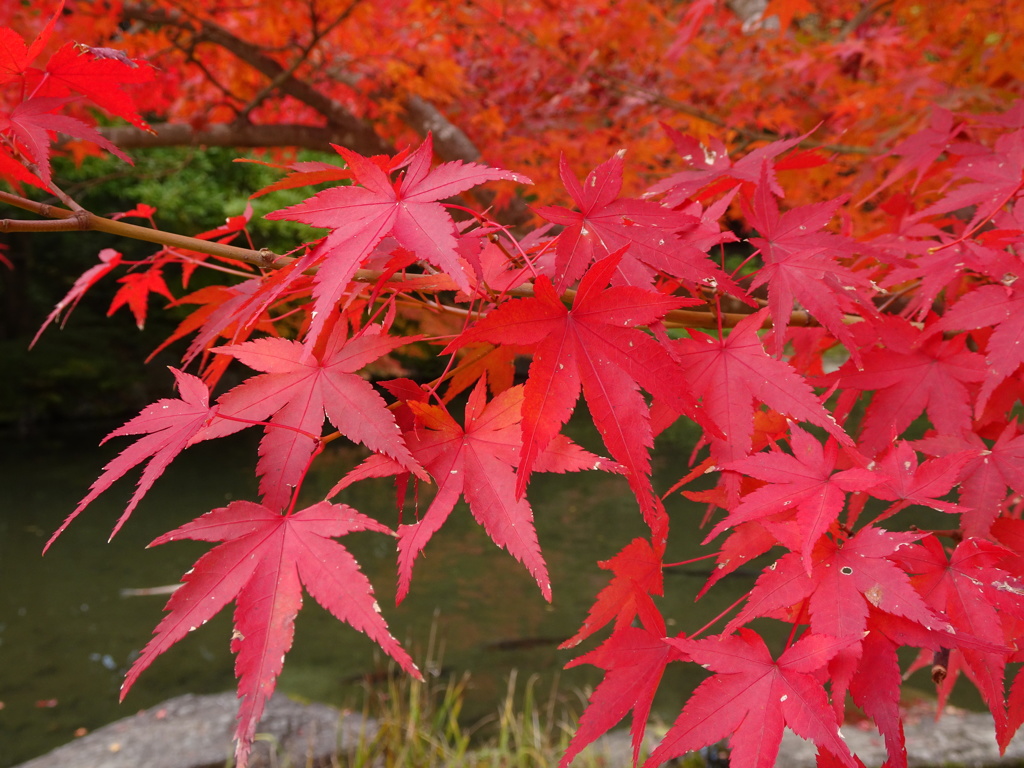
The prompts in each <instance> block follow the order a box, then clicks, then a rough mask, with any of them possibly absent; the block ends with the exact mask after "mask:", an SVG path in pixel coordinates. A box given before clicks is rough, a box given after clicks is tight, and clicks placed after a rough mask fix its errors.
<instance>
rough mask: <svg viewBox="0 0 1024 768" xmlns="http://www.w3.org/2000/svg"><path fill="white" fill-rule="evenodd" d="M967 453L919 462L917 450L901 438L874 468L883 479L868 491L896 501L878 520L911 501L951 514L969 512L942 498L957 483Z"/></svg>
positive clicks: (876, 496) (884, 498) (887, 499)
mask: <svg viewBox="0 0 1024 768" xmlns="http://www.w3.org/2000/svg"><path fill="white" fill-rule="evenodd" d="M968 458H969V456H968V454H966V453H954V454H950V455H948V456H944V457H942V458H937V459H928V460H927V461H925V462H924V464H920V465H919V464H918V461H917V453H916V452H915V451H914V448H913V447H912V446H911V444H910V443H908V442H907V441H906V440H900V441H898V442H897V443H896V444H895V445H893V447H892V449H891V450H889V451H887V452H886V453H885V454H884V455H883V456H882V458H881V459H879V460H878V461H876V462H875V463H874V469H875V471H877V472H878V473H879V474H880V475H881V478H882V479H881V482H880V483H879V484H878V485H876V486H874V487H873V488H871V489H869V490H868V493H869V494H870V495H871V496H874V497H875V498H876V499H883V500H885V501H891V502H894V503H893V504H892V505H891V506H890V507H889V508H888V509H886V510H885V512H883V513H882V514H881V515H880V516H879V517H877V518H876V520H879V519H881V518H882V517H889V516H891V515H893V514H895V513H896V512H897V511H899V510H900V509H903V508H904V507H906V506H909V505H911V504H920V505H922V506H925V507H931V508H932V509H937V510H939V511H940V512H946V513H947V514H955V513H959V512H967V511H968V510H966V509H965V508H964V507H961V506H959V505H957V504H952V503H950V502H948V501H942V499H941V498H940V497H941V496H945V495H946V494H947V493H949V492H950V490H952V488H953V486H954V485H956V484H957V481H958V478H959V474H960V469H961V467H963V465H964V464H965V463H966V462H967V460H968Z"/></svg>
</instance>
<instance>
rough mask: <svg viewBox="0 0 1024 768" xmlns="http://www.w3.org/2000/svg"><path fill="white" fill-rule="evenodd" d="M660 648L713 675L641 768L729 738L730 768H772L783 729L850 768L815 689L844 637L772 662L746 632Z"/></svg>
mask: <svg viewBox="0 0 1024 768" xmlns="http://www.w3.org/2000/svg"><path fill="white" fill-rule="evenodd" d="M665 642H666V643H669V644H671V645H674V646H675V647H676V648H678V649H679V650H680V651H682V652H683V653H684V654H686V655H687V656H689V658H690V659H691V660H692V661H694V662H696V663H698V664H700V665H702V666H704V667H705V668H706V669H710V670H712V671H714V672H716V673H717V674H715V675H713V676H712V677H710V678H708V679H707V680H705V681H704V682H702V683H701V684H700V685H699V686H698V687H697V690H695V691H694V692H693V695H692V696H691V697H690V699H689V700H688V701H687V702H686V706H685V707H683V711H682V712H681V713H680V715H679V717H678V718H676V721H675V723H674V724H673V725H672V727H671V728H670V729H669V732H668V733H667V734H666V735H665V738H664V739H663V740H662V742H661V744H659V745H658V748H657V749H655V750H654V753H653V754H652V755H651V757H650V758H649V759H648V760H647V762H646V763H644V768H656V766H659V765H661V764H662V763H664V762H665V761H666V760H670V759H672V758H673V757H677V756H679V755H682V754H684V753H686V752H689V751H691V750H696V749H700V748H701V747H704V746H707V745H709V744H714V743H715V742H716V741H719V740H720V739H723V738H725V737H726V736H730V737H731V739H730V742H731V746H732V752H731V753H730V755H729V764H730V765H731V766H733V768H772V766H774V765H775V758H776V757H777V756H778V753H779V744H780V743H781V741H782V732H783V730H784V729H785V728H786V726H788V727H789V728H790V729H791V730H792V731H794V732H795V733H796V734H797V735H798V736H800V737H802V738H804V739H809V740H811V741H813V742H814V743H815V744H816V745H817V746H818V748H819V749H825V750H828V751H829V752H831V753H832V754H833V755H834V756H835V757H836V758H838V759H839V760H840V761H841V762H842V763H843V765H846V766H848V768H855V766H856V762H855V761H854V758H853V756H852V755H851V754H850V749H849V747H847V746H846V742H845V741H843V739H842V738H841V736H840V734H839V723H838V722H837V720H836V716H835V713H834V712H833V711H832V708H831V707H830V706H829V703H828V697H827V695H826V693H825V689H824V687H823V686H822V682H821V681H822V679H823V675H822V672H823V671H824V668H825V666H826V665H827V664H828V662H829V661H830V660H831V659H832V657H833V656H835V655H836V654H837V653H838V652H839V651H841V650H843V649H844V648H846V647H847V646H849V645H850V644H851V642H853V639H852V638H845V639H844V638H839V639H837V638H834V637H829V636H828V635H816V634H811V635H807V636H805V637H803V638H801V639H800V640H799V641H797V642H796V643H794V644H793V645H791V646H790V647H789V648H787V649H786V650H785V651H783V652H782V655H781V656H779V658H778V660H775V659H773V658H772V656H771V654H770V653H769V652H768V647H767V646H766V645H765V644H764V640H762V639H761V638H760V636H759V635H757V634H756V633H755V632H753V631H752V630H749V629H746V628H744V629H741V630H740V631H739V634H738V635H728V636H718V637H709V638H707V639H706V640H690V639H681V638H668V639H666V640H665Z"/></svg>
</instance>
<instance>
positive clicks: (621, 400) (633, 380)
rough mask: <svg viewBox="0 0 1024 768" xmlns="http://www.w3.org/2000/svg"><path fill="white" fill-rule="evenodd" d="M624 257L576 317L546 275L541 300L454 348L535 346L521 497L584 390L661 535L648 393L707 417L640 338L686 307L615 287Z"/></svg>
mask: <svg viewBox="0 0 1024 768" xmlns="http://www.w3.org/2000/svg"><path fill="white" fill-rule="evenodd" d="M620 256H621V252H619V251H617V252H616V253H614V254H612V255H611V256H609V257H608V258H605V259H602V260H601V261H599V262H597V263H596V264H594V265H593V266H592V267H591V268H590V270H589V271H588V272H587V274H586V275H585V276H584V277H583V280H581V281H580V285H579V289H578V290H577V292H576V296H575V298H574V300H573V305H572V308H571V309H568V308H566V306H565V305H564V304H563V303H562V301H561V299H560V298H559V296H558V294H557V293H556V291H555V289H554V287H553V286H552V284H551V281H550V280H548V279H547V278H546V277H545V276H543V275H542V276H540V277H538V278H537V281H536V282H535V283H534V296H533V297H532V298H526V299H516V300H513V301H509V302H507V303H506V304H504V305H502V306H500V307H498V308H497V309H495V310H493V311H492V312H490V313H489V314H488V315H487V316H486V317H484V318H482V319H481V320H480V321H479V322H477V323H476V324H475V325H474V326H472V327H471V328H469V329H468V330H467V331H466V332H465V333H463V334H462V335H461V336H460V337H458V338H457V339H456V340H455V341H454V342H452V344H451V345H449V350H453V349H457V348H460V347H462V346H464V345H465V344H468V343H471V342H475V341H488V342H491V343H495V344H521V345H529V346H534V347H535V351H534V356H533V362H532V363H531V365H530V375H529V378H528V379H527V382H526V393H525V405H524V413H523V453H522V457H521V463H520V466H519V478H518V483H517V485H516V493H517V494H519V495H522V493H523V492H524V490H525V488H526V484H527V482H528V480H529V477H530V473H531V472H532V471H533V465H534V462H535V461H536V458H537V456H538V455H539V453H540V452H541V451H543V450H544V448H545V447H546V446H547V445H548V443H550V442H551V440H552V439H553V438H554V436H555V435H556V434H558V432H559V430H560V429H561V427H562V425H563V424H565V423H566V422H567V421H568V420H569V416H570V415H572V412H573V409H574V408H575V406H576V401H577V399H578V398H579V395H580V390H581V389H582V390H583V394H584V396H585V397H586V400H587V405H588V406H589V408H590V414H591V416H592V418H593V419H594V424H595V425H596V426H597V428H598V430H599V431H600V432H601V436H602V437H603V438H604V443H605V445H606V446H607V447H608V450H609V451H610V452H611V455H612V457H613V458H615V459H616V460H617V461H618V462H619V463H621V464H622V465H623V466H625V467H626V470H627V477H628V479H629V482H630V486H631V488H632V489H633V492H634V493H635V494H636V497H637V499H638V501H639V503H640V507H641V509H642V510H643V512H644V516H645V518H646V519H647V521H648V524H649V525H651V526H652V528H654V527H657V525H658V523H656V521H657V520H658V519H659V517H660V514H662V513H660V512H659V507H658V504H657V502H656V500H655V499H654V497H653V492H652V490H651V484H650V473H651V466H650V457H649V455H648V449H649V448H650V447H651V445H652V444H653V441H654V437H653V434H652V432H651V425H650V412H649V409H648V407H647V403H646V402H645V400H644V398H643V396H642V395H641V393H640V391H639V387H638V384H639V386H642V387H643V388H644V389H646V390H647V391H648V392H650V393H651V394H652V395H654V396H655V397H657V398H660V399H662V400H663V401H664V402H665V403H666V404H667V405H668V406H669V407H670V408H672V409H674V410H675V411H676V412H677V413H686V414H688V415H690V416H691V417H692V418H695V419H698V420H700V421H701V423H702V424H704V425H705V426H707V427H708V428H709V429H711V430H712V431H713V432H717V429H715V427H714V426H713V425H711V424H709V423H708V420H707V419H706V418H703V417H702V415H698V411H697V407H696V403H695V401H694V400H693V397H692V396H691V395H690V394H689V393H688V392H687V391H686V390H685V389H683V388H682V387H679V386H676V385H675V384H676V381H677V379H676V375H677V373H678V370H679V369H678V364H677V363H676V362H675V361H674V360H673V359H672V358H671V356H670V355H669V353H668V351H667V350H666V349H665V348H664V347H663V346H661V345H660V344H658V342H656V341H655V340H654V339H653V338H651V337H650V336H648V335H647V334H645V333H643V332H642V331H640V330H638V329H637V328H636V326H638V325H648V324H650V323H653V322H655V321H657V320H659V319H660V318H661V317H663V316H664V315H665V313H666V312H668V311H670V310H672V309H675V308H677V307H680V306H684V305H685V304H686V301H685V300H683V299H677V298H673V297H671V296H666V295H664V294H661V293H655V292H653V291H648V290H645V289H643V288H638V287H635V286H625V285H621V286H613V287H611V288H607V287H606V286H607V285H608V282H609V281H610V280H611V278H612V275H613V274H614V273H615V270H616V268H617V267H618V262H619V257H620Z"/></svg>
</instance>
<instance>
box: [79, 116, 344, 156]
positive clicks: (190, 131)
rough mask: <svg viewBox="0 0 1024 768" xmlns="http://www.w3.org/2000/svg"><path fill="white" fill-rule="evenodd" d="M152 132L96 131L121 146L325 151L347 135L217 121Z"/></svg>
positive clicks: (304, 127)
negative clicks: (274, 148) (196, 126)
mask: <svg viewBox="0 0 1024 768" xmlns="http://www.w3.org/2000/svg"><path fill="white" fill-rule="evenodd" d="M151 127H152V128H153V130H154V131H155V133H146V132H145V131H141V130H139V129H138V128H136V127H135V126H133V125H118V126H112V127H105V128H100V129H99V131H100V133H102V134H103V135H104V136H105V137H106V138H108V139H109V140H110V141H112V142H114V144H116V145H117V146H119V147H122V148H123V149H148V148H151V147H181V146H204V147H301V148H303V149H315V150H327V149H329V146H330V144H332V143H333V144H341V145H344V142H345V139H346V137H347V136H348V134H347V133H346V132H345V131H342V130H334V129H332V128H331V127H329V126H327V127H324V126H314V125H298V124H280V125H277V124H275V125H253V124H252V123H230V124H229V123H220V124H217V125H210V126H207V127H206V128H201V129H197V128H194V127H192V126H191V125H189V124H187V123H157V124H155V125H152V126H151ZM356 151H358V150H356Z"/></svg>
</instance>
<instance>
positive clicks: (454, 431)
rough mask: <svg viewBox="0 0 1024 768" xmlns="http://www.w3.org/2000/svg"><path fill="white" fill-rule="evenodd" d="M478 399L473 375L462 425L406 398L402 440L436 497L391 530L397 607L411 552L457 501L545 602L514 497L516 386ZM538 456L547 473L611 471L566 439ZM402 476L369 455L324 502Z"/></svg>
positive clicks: (542, 568) (528, 518)
mask: <svg viewBox="0 0 1024 768" xmlns="http://www.w3.org/2000/svg"><path fill="white" fill-rule="evenodd" d="M420 395H421V393H417V394H416V397H420ZM486 396H487V383H486V380H485V378H483V377H481V379H480V380H479V381H478V382H477V385H476V387H474V389H473V392H472V393H470V396H469V400H468V402H467V403H466V418H465V427H463V426H462V425H460V424H459V423H458V422H457V421H456V420H455V419H454V418H453V417H452V415H451V414H450V413H448V411H447V410H446V409H445V408H443V407H441V406H437V405H428V404H427V403H425V402H422V401H419V400H408V401H407V406H408V408H409V410H410V411H411V413H412V415H414V416H415V418H416V424H415V425H413V426H412V427H411V428H410V429H409V430H407V431H406V432H405V440H406V443H407V444H408V446H409V450H410V451H411V452H412V455H413V456H414V457H415V459H416V460H417V461H419V462H420V463H421V464H422V465H423V466H424V467H425V468H426V470H427V471H428V472H429V473H430V475H431V477H433V478H434V481H435V482H436V483H437V493H436V495H435V496H434V499H433V501H431V503H430V506H429V507H428V508H427V511H426V512H425V513H424V514H423V517H422V518H421V519H420V520H419V521H417V522H416V523H412V524H407V525H401V526H399V528H398V590H397V594H396V600H397V601H398V602H400V601H401V600H403V599H404V598H405V596H406V595H407V594H408V592H409V585H410V583H411V581H412V568H413V563H414V562H415V560H416V557H417V555H419V553H420V552H422V551H423V549H424V547H426V545H427V543H428V542H429V541H430V539H431V538H432V537H433V535H434V534H435V533H437V531H438V530H439V529H440V528H441V526H442V525H444V523H445V521H446V520H447V519H448V516H449V515H450V514H451V512H452V509H454V507H455V503H456V502H457V501H458V500H459V498H460V497H462V496H465V498H466V501H467V502H468V503H469V509H470V512H472V513H473V517H475V518H476V520H477V522H479V523H480V525H482V526H483V527H484V530H486V531H487V535H488V536H490V537H491V539H492V540H493V541H494V543H495V544H497V545H498V546H499V547H501V548H502V549H507V550H508V552H509V553H510V554H511V555H512V556H513V557H515V558H516V560H518V561H519V562H521V563H522V564H523V565H525V566H526V569H527V570H528V571H529V572H530V574H531V575H532V576H533V577H534V579H536V581H537V584H538V586H539V587H540V590H541V594H543V595H544V598H545V599H546V600H548V601H550V600H551V580H550V579H549V577H548V572H547V565H546V564H545V563H544V558H543V556H542V555H541V551H540V545H539V543H538V541H537V531H536V530H535V528H534V526H533V510H532V509H531V508H530V504H529V502H528V501H527V500H526V499H525V498H523V497H519V498H517V497H516V495H515V492H514V490H515V472H514V471H513V467H515V466H516V465H517V464H518V463H519V424H520V421H521V420H522V410H523V387H522V386H521V385H520V386H516V387H512V388H511V389H506V390H505V391H504V392H501V393H500V394H498V395H497V396H496V397H495V398H494V399H493V400H491V402H489V403H488V402H487V400H486ZM540 458H542V459H543V461H538V464H543V469H544V470H546V471H549V472H575V471H579V470H582V469H605V468H607V469H615V466H614V464H613V463H612V462H608V461H605V460H603V459H601V458H600V457H598V456H595V455H594V454H592V453H589V452H588V451H584V450H583V449H582V448H580V447H579V446H577V445H576V444H575V443H572V442H571V441H569V440H568V439H567V438H563V439H562V440H559V441H557V442H555V443H553V444H552V445H551V446H549V450H548V451H546V452H545V453H544V454H542V457H540ZM406 471H407V468H405V467H403V466H401V465H399V464H398V463H397V462H395V461H394V460H392V459H388V458H385V457H383V456H379V455H378V456H371V457H370V458H369V459H367V460H366V461H364V462H363V463H362V464H360V465H359V466H358V467H356V468H355V469H354V470H353V471H352V472H350V473H349V474H348V475H347V476H346V477H345V478H343V479H342V480H341V481H340V482H339V483H338V484H337V485H336V486H335V487H334V488H333V489H331V491H330V492H329V493H328V498H330V497H332V496H334V494H336V493H337V492H338V491H340V490H342V489H343V488H345V487H347V486H348V485H350V484H352V483H353V482H356V481H358V480H362V479H365V478H368V477H387V476H390V475H395V474H398V475H402V474H404V473H405V472H406Z"/></svg>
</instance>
